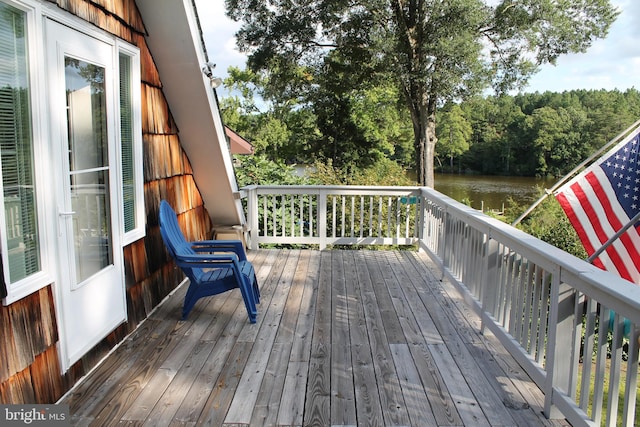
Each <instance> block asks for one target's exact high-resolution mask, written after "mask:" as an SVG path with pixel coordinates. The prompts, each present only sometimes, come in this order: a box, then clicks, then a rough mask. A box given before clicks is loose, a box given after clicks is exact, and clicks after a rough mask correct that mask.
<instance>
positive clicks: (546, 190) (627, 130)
mask: <svg viewBox="0 0 640 427" xmlns="http://www.w3.org/2000/svg"><path fill="white" fill-rule="evenodd" d="M638 125H640V120H637V121H636V122H635V123H634V124H632V125H631V126H629V127H628V128H627V129H626V130H624V131H623V132H621V133H619V134H618V135H617V136H616V137H615V138H613V139H612V140H611V141H609V142H607V143H606V144H605V145H603V146H602V147H601V148H600V149H599V150H598V151H596V152H595V153H593V154H592V155H591V156H589V157H588V158H587V159H586V160H585V161H583V162H582V163H580V164H579V165H578V166H576V167H575V168H573V169H572V170H571V172H569V173H568V174H566V175H565V176H564V177H562V178H561V179H560V180H559V181H558V182H556V183H555V184H554V185H553V186H552V187H551V189H546V188H545V189H544V195H543V196H542V197H540V198H539V199H538V200H536V201H535V203H534V204H532V205H531V206H529V209H527V210H526V211H525V212H524V213H523V214H522V215H520V216H519V217H518V218H517V219H516V220H515V221H513V222H512V223H511V226H513V227H515V226H516V225H518V224H519V223H520V221H522V220H523V219H525V218H526V217H527V215H529V214H530V213H531V211H533V210H534V209H535V208H536V207H537V206H538V205H539V204H540V203H542V202H543V201H544V199H546V198H547V197H549V196H550V195H551V194H553V192H554V191H555V190H556V189H557V188H558V187H560V186H562V185H563V184H564V183H565V182H566V181H568V180H569V179H570V178H572V177H573V175H575V173H576V172H578V171H579V170H580V169H582V168H583V167H584V166H585V165H586V164H588V163H590V162H591V161H592V160H593V159H595V158H597V157H599V156H600V154H602V153H603V152H604V151H605V150H606V149H607V148H608V147H609V146H610V145H612V144H613V143H616V142H618V140H620V139H621V138H623V137H624V136H625V135H627V134H629V132H631V131H632V130H633V129H635V128H636V127H637V126H638ZM627 228H628V227H627Z"/></svg>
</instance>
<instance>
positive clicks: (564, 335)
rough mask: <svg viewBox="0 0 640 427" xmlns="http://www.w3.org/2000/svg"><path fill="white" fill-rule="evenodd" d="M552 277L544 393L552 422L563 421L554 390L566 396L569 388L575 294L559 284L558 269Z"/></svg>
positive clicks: (546, 414)
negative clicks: (560, 391)
mask: <svg viewBox="0 0 640 427" xmlns="http://www.w3.org/2000/svg"><path fill="white" fill-rule="evenodd" d="M551 274H552V275H553V276H552V279H551V293H550V298H549V304H550V307H549V320H548V322H549V326H548V334H547V350H546V363H545V370H546V371H547V378H546V383H545V386H544V390H543V391H544V414H545V416H546V417H547V418H549V419H555V418H564V415H562V413H561V412H560V411H559V410H558V408H557V407H556V406H555V405H554V401H553V389H554V388H557V389H559V390H562V391H563V392H564V393H567V394H568V393H569V388H570V385H571V375H570V373H571V372H572V368H571V363H572V361H573V351H575V349H574V348H573V346H571V345H567V344H568V343H572V342H573V330H574V327H575V296H576V292H575V289H573V288H572V287H571V286H569V285H567V284H565V283H561V282H560V272H559V267H558V268H556V269H555V271H553V272H552V273H551Z"/></svg>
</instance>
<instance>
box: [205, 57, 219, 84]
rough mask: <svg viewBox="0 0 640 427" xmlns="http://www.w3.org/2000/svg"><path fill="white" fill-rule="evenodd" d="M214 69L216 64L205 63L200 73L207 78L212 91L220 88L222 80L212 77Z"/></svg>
mask: <svg viewBox="0 0 640 427" xmlns="http://www.w3.org/2000/svg"><path fill="white" fill-rule="evenodd" d="M214 68H216V64H214V63H212V62H207V63H206V64H205V65H204V66H203V67H202V72H203V73H204V75H205V76H207V77H209V84H211V87H212V88H213V89H215V88H217V87H220V85H222V79H221V78H220V77H215V76H214V75H213V70H214Z"/></svg>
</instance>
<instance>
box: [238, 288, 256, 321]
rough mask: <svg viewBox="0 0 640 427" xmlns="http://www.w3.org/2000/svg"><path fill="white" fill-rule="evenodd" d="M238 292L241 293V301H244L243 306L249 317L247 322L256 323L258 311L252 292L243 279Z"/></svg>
mask: <svg viewBox="0 0 640 427" xmlns="http://www.w3.org/2000/svg"><path fill="white" fill-rule="evenodd" d="M241 282H242V283H241V285H240V292H241V293H242V299H243V300H244V306H245V308H246V309H247V314H248V316H249V322H251V323H256V320H257V316H258V310H257V309H256V304H255V300H254V297H253V290H252V289H251V285H250V284H249V283H247V282H248V280H247V279H246V277H243V278H242V280H241Z"/></svg>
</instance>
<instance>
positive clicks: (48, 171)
mask: <svg viewBox="0 0 640 427" xmlns="http://www.w3.org/2000/svg"><path fill="white" fill-rule="evenodd" d="M0 1H2V2H3V3H6V4H8V5H11V6H13V7H16V8H18V9H20V10H23V11H25V12H26V14H27V15H26V22H27V29H26V33H27V45H28V54H27V57H28V61H29V83H30V86H31V114H32V117H31V122H32V138H33V147H34V169H35V170H36V174H35V178H34V180H35V183H36V186H37V189H38V190H37V192H36V203H37V209H38V232H39V233H40V247H41V252H40V255H41V271H39V272H37V273H35V274H32V275H30V276H29V277H27V278H25V279H23V280H20V281H17V282H15V283H11V281H10V278H9V268H8V265H9V260H8V249H7V241H6V239H5V237H4V236H3V234H4V231H3V230H4V224H5V213H4V196H3V194H4V192H3V188H2V179H0V202H2V203H1V204H2V208H1V209H0V249H1V251H2V257H1V259H0V262H2V266H3V273H4V277H3V280H4V283H5V285H6V288H7V296H6V297H5V298H3V299H2V304H3V305H10V304H12V303H14V302H16V301H18V300H20V299H22V298H24V297H26V296H28V295H31V294H33V293H35V292H37V291H38V290H40V289H42V288H44V287H46V286H48V285H51V284H53V283H54V282H55V280H56V279H55V278H56V277H57V273H56V271H57V260H56V257H55V253H56V249H55V247H56V245H55V243H56V234H57V232H56V231H55V230H57V203H56V198H55V194H56V191H55V189H54V188H51V186H52V185H53V183H52V180H51V179H50V177H51V176H53V175H52V174H55V173H57V172H56V171H55V170H54V167H52V165H51V164H50V163H51V162H50V161H49V160H50V159H51V158H52V157H51V151H50V150H51V149H52V147H50V144H49V139H50V138H48V137H47V135H48V134H49V133H50V129H49V126H48V120H49V117H50V109H49V108H50V107H49V104H50V103H49V102H48V94H47V80H46V79H47V72H46V69H45V68H43V67H38V66H37V65H36V64H41V63H42V61H45V58H46V55H45V49H44V44H45V39H44V37H45V35H44V20H45V19H47V18H48V19H53V20H55V21H58V22H60V23H62V24H65V25H68V26H69V27H71V28H74V29H76V30H77V31H79V32H81V33H83V34H85V35H87V36H89V37H94V38H97V39H99V40H102V41H104V42H105V43H108V44H110V45H111V46H113V55H114V56H115V58H116V62H115V64H118V61H117V59H118V55H119V52H123V53H126V54H127V55H129V56H130V57H131V60H132V82H133V84H134V85H135V84H138V85H140V83H141V77H140V51H139V49H138V48H137V47H136V46H134V45H131V44H129V43H127V42H125V41H123V40H120V39H118V38H117V37H116V36H115V35H112V34H108V33H106V32H104V31H103V30H101V29H98V28H96V27H94V26H92V25H91V24H90V23H88V22H86V21H84V20H82V19H80V18H78V17H76V16H73V15H71V14H70V13H68V12H66V11H63V10H61V9H60V8H58V7H57V6H55V5H52V4H50V3H44V4H43V3H41V2H38V1H35V0H0ZM114 71H116V72H115V73H114V75H115V76H116V77H115V78H116V79H117V78H119V77H118V76H119V73H118V72H117V70H114ZM115 83H116V84H114V85H112V87H113V91H114V94H113V96H114V100H115V101H116V102H115V103H114V104H116V105H115V109H116V111H115V113H116V115H115V116H114V118H116V117H117V118H119V117H120V115H119V113H120V111H119V109H120V106H119V102H117V101H118V100H119V84H117V83H119V82H117V81H116V82H115ZM132 96H133V102H134V105H135V108H134V118H133V130H134V132H135V133H134V135H135V136H134V165H135V166H136V167H135V168H134V173H135V179H136V202H137V204H136V224H137V226H136V228H135V229H134V230H132V231H130V232H128V233H125V232H124V221H123V220H122V219H123V216H124V213H123V208H122V207H123V194H122V191H121V190H122V185H121V183H122V164H121V160H122V159H121V150H120V148H121V147H120V141H121V140H120V135H119V131H120V121H119V120H118V119H115V122H116V126H117V131H116V140H117V143H116V144H115V146H114V147H113V148H114V149H115V150H116V158H117V164H116V165H115V167H114V168H113V170H114V171H115V175H116V176H115V179H116V180H117V182H118V183H119V184H118V188H119V189H120V191H118V192H117V193H118V194H117V195H116V196H117V197H116V200H117V203H118V211H119V220H118V221H117V223H118V224H120V225H119V226H120V230H119V233H120V235H121V247H120V250H121V249H122V247H124V246H126V245H128V244H131V243H132V242H134V241H136V240H139V239H140V238H142V237H144V236H145V208H144V182H143V181H144V176H143V167H142V164H143V163H142V159H143V148H142V117H141V99H140V98H141V93H140V90H133V91H132ZM114 249H117V248H114ZM123 280H124V278H123Z"/></svg>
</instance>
